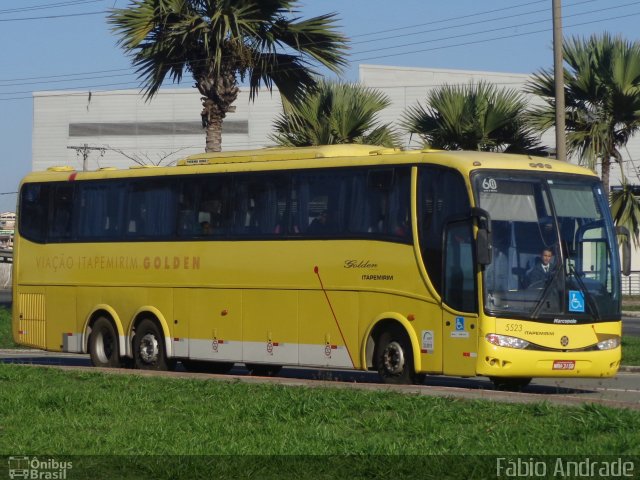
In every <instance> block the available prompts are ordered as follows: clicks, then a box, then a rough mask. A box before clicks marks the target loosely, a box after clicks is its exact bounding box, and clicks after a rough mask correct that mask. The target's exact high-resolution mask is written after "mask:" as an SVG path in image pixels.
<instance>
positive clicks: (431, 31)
mask: <svg viewBox="0 0 640 480" xmlns="http://www.w3.org/2000/svg"><path fill="white" fill-rule="evenodd" d="M597 1H598V0H586V1H583V2H579V3H573V4H570V5H568V6H575V5H585V4H587V3H593V2H597ZM546 2H547V0H544V3H546ZM531 3H540V2H531ZM634 3H636V2H634ZM623 6H624V5H623ZM613 8H618V7H613ZM607 9H608V8H605V9H600V10H596V12H600V11H603V10H607ZM503 10H511V8H501V9H497V10H490V11H489V12H498V11H503ZM547 12H548V8H545V9H538V10H530V11H528V12H521V13H518V14H513V15H505V16H503V17H494V18H492V19H491V21H492V22H495V21H497V20H509V19H511V18H521V17H523V16H527V15H533V14H536V13H547ZM588 13H593V12H586V13H583V14H581V15H584V14H588ZM482 14H484V12H483V13H482ZM482 14H480V15H482ZM478 16H479V15H477V14H476V15H464V16H462V17H460V18H466V17H474V18H477V17H478ZM569 16H571V15H565V18H566V17H569ZM545 21H548V19H545ZM435 23H436V24H437V23H441V22H435ZM481 23H487V20H486V19H485V20H477V21H474V22H467V23H461V24H458V25H452V26H446V27H439V28H431V29H429V30H422V31H420V32H412V33H406V32H403V34H402V36H403V37H409V36H413V35H422V34H424V33H433V32H439V31H441V30H453V29H456V28H462V27H468V26H471V25H477V24H481ZM429 25H433V23H425V24H420V25H419V26H429ZM398 30H401V28H394V29H391V30H385V31H386V32H390V31H394V32H395V31H398ZM377 33H380V32H377ZM370 35H373V34H370ZM397 38H398V36H397V35H394V36H390V37H381V38H376V39H374V40H364V41H361V42H351V45H358V44H361V43H371V42H379V41H382V40H393V39H397ZM360 53H362V52H360Z"/></svg>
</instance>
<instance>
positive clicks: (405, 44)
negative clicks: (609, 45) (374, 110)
mask: <svg viewBox="0 0 640 480" xmlns="http://www.w3.org/2000/svg"><path fill="white" fill-rule="evenodd" d="M638 4H640V1H634V2H630V3H626V4H623V5H617V6H615V7H607V8H600V9H597V10H591V11H588V12H580V13H574V14H571V15H564V18H571V17H579V16H584V15H590V14H592V13H600V12H604V11H610V10H615V9H618V8H623V7H630V6H633V5H638ZM503 18H513V16H509V17H503ZM618 18H620V17H618ZM497 20H500V19H497ZM548 22H549V19H548V18H545V19H543V20H536V21H535V22H527V23H520V24H517V25H508V26H506V27H497V28H490V29H488V30H481V31H479V32H471V33H464V34H456V35H450V36H447V37H440V38H435V39H430V40H423V41H420V42H411V43H404V44H402V45H395V46H389V47H380V48H376V49H373V50H364V51H360V52H356V53H355V54H356V55H361V54H364V53H370V52H379V51H382V50H392V49H394V48H403V47H409V46H412V45H421V44H423V43H428V42H439V41H442V40H451V39H453V38H461V37H470V36H473V35H481V34H483V33H493V32H498V31H501V30H510V29H512V28H518V27H523V26H528V25H535V24H539V23H548ZM477 23H485V22H471V23H469V24H467V25H472V24H477ZM437 30H441V29H437Z"/></svg>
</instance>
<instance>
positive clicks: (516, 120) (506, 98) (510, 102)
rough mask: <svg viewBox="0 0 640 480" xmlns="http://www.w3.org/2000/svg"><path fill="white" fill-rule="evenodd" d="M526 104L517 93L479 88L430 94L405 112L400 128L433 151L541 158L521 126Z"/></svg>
mask: <svg viewBox="0 0 640 480" xmlns="http://www.w3.org/2000/svg"><path fill="white" fill-rule="evenodd" d="M526 108H527V101H526V99H525V98H524V97H523V96H522V95H521V94H520V93H518V92H517V91H515V90H510V89H498V88H497V87H496V86H495V85H492V84H488V83H485V82H480V83H478V84H474V83H471V84H468V85H444V86H442V87H439V88H436V89H434V90H432V91H431V92H430V93H429V94H428V95H427V99H426V105H425V106H422V105H421V104H418V105H417V106H413V107H410V108H409V109H408V110H407V111H406V112H405V114H404V116H403V119H402V121H401V125H402V126H403V128H405V129H406V130H407V131H408V132H410V133H417V134H418V135H419V136H420V137H421V138H422V139H423V141H424V142H425V143H426V144H428V145H429V146H431V147H433V148H442V149H445V150H480V151H493V152H509V153H537V154H543V153H544V149H543V147H542V146H541V145H540V143H539V142H538V139H537V137H536V136H535V135H534V134H533V132H532V131H531V130H530V129H529V128H528V127H527V126H526V124H525V122H524V116H523V113H524V111H525V110H526Z"/></svg>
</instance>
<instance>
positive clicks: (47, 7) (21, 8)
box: [0, 0, 105, 15]
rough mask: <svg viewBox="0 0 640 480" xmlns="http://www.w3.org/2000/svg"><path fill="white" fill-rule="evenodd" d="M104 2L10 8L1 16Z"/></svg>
mask: <svg viewBox="0 0 640 480" xmlns="http://www.w3.org/2000/svg"><path fill="white" fill-rule="evenodd" d="M104 1H105V0H70V1H67V2H57V3H45V4H41V5H32V6H30V7H19V8H8V9H4V10H0V15H4V14H7V13H21V12H29V11H34V10H47V9H50V8H61V7H70V6H78V5H84V4H87V3H101V2H104Z"/></svg>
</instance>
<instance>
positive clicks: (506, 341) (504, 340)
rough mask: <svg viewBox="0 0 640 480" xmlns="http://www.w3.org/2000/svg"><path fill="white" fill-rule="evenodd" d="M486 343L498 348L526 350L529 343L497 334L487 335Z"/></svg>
mask: <svg viewBox="0 0 640 480" xmlns="http://www.w3.org/2000/svg"><path fill="white" fill-rule="evenodd" d="M485 338H486V340H487V342H489V343H490V344H491V345H497V346H498V347H508V348H520V349H522V348H527V347H528V346H529V342H527V341H526V340H523V339H521V338H516V337H509V336H507V335H498V334H497V333H489V334H488V335H487V336H486V337H485Z"/></svg>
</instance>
